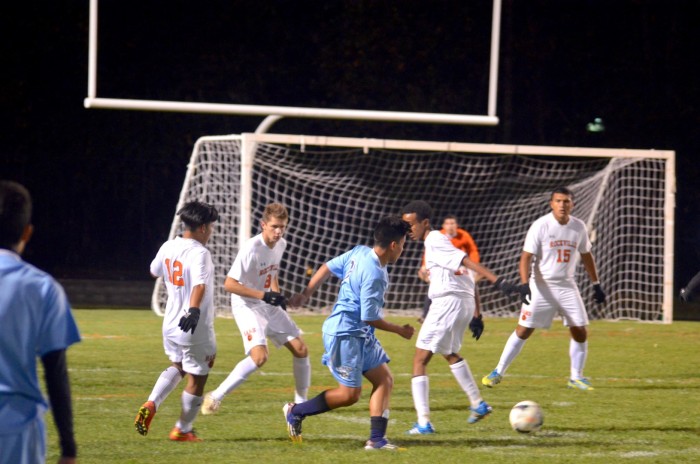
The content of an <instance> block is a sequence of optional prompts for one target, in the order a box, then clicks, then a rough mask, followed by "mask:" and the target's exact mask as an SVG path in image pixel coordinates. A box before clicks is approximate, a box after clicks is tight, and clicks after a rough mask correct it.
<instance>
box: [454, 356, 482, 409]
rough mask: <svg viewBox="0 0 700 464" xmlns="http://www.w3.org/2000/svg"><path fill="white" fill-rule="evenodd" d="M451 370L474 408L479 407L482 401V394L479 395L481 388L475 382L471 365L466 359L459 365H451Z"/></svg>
mask: <svg viewBox="0 0 700 464" xmlns="http://www.w3.org/2000/svg"><path fill="white" fill-rule="evenodd" d="M450 369H451V370H452V375H454V376H455V379H457V383H458V384H459V386H460V387H462V390H463V391H464V393H466V394H467V396H468V397H469V401H470V402H471V404H472V407H473V408H476V407H478V406H479V404H480V403H481V401H482V398H481V393H479V387H478V386H477V385H476V382H475V381H474V376H473V375H472V371H471V370H470V369H469V364H467V360H466V359H462V360H461V361H460V362H458V363H454V364H450Z"/></svg>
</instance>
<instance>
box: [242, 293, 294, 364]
mask: <svg viewBox="0 0 700 464" xmlns="http://www.w3.org/2000/svg"><path fill="white" fill-rule="evenodd" d="M231 310H232V312H233V317H234V319H236V324H237V325H238V330H240V331H241V337H243V347H244V348H245V354H248V353H250V350H251V349H253V347H254V346H260V345H265V346H267V338H268V337H269V338H270V340H272V343H274V345H275V346H276V347H277V348H279V347H280V346H282V345H284V344H285V343H287V342H289V341H292V340H294V339H295V338H299V336H301V330H300V329H299V327H297V325H296V323H295V322H294V321H293V320H292V318H291V317H289V314H287V311H285V310H283V309H282V308H280V307H279V306H273V305H269V304H267V303H265V302H262V301H261V302H260V303H259V304H256V305H253V306H250V305H236V306H233V307H232V308H231Z"/></svg>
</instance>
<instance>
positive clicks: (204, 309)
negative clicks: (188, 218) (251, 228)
mask: <svg viewBox="0 0 700 464" xmlns="http://www.w3.org/2000/svg"><path fill="white" fill-rule="evenodd" d="M150 270H151V274H152V275H154V276H155V277H162V278H163V281H164V282H165V287H166V289H167V290H168V302H167V304H166V306H165V317H164V318H163V336H164V337H167V338H168V339H170V340H172V341H173V342H175V343H177V344H180V345H198V344H200V343H205V342H208V341H210V340H213V339H214V337H215V335H214V303H213V302H214V263H213V262H212V259H211V253H209V250H207V248H206V247H205V246H204V245H202V244H201V243H200V242H198V241H197V240H194V239H191V238H183V237H175V238H174V239H172V240H168V241H167V242H165V243H164V244H163V245H162V246H161V247H160V250H158V254H157V255H156V257H155V259H153V261H152V262H151V267H150ZM200 284H204V285H206V288H205V291H204V298H203V299H202V301H201V303H200V305H199V310H200V316H199V323H198V324H197V328H196V329H195V331H194V333H192V332H183V331H182V330H181V329H180V327H178V324H179V322H180V319H181V318H182V316H185V315H186V314H187V311H188V309H189V308H190V295H191V294H192V289H193V288H194V287H196V286H197V285H200Z"/></svg>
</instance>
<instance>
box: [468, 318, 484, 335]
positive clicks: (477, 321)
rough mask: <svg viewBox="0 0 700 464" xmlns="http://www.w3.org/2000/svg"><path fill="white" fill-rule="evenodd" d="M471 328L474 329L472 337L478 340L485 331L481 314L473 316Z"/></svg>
mask: <svg viewBox="0 0 700 464" xmlns="http://www.w3.org/2000/svg"><path fill="white" fill-rule="evenodd" d="M469 330H471V331H472V337H474V338H476V339H477V341H478V340H479V337H481V334H482V333H484V321H482V320H481V314H479V315H478V316H475V317H472V321H471V322H470V323H469Z"/></svg>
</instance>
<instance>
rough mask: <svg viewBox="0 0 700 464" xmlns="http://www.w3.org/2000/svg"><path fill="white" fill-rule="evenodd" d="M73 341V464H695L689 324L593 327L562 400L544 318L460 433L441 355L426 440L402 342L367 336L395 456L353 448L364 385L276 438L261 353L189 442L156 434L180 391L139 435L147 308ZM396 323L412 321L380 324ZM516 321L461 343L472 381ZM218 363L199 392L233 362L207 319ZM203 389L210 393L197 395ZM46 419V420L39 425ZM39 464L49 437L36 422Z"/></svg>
mask: <svg viewBox="0 0 700 464" xmlns="http://www.w3.org/2000/svg"><path fill="white" fill-rule="evenodd" d="M75 314H76V317H77V320H78V324H79V326H80V329H81V332H82V335H83V341H82V342H81V343H80V344H78V345H76V346H74V347H72V348H71V349H70V350H69V352H68V353H69V357H68V359H69V369H70V375H71V382H72V389H73V401H74V412H75V428H76V437H77V441H78V447H79V458H80V462H82V463H100V464H107V463H120V464H123V463H141V462H149V463H167V464H175V463H193V462H201V463H203V464H213V463H231V462H246V463H252V462H256V463H277V462H279V463H287V462H299V463H304V464H309V463H326V462H333V461H338V462H341V461H342V462H353V463H355V462H379V461H380V460H381V462H407V463H411V464H418V463H431V464H436V463H445V464H447V463H453V462H485V463H489V464H490V463H499V462H504V463H505V462H507V463H511V462H517V463H530V462H532V463H535V462H537V463H541V462H547V463H551V462H593V463H595V462H600V463H610V462H645V463H651V462H659V463H662V462H663V463H666V462H671V461H676V462H700V440H699V438H700V428H699V427H700V407H699V406H698V403H699V402H700V361H699V357H698V356H699V355H698V353H699V352H700V324H699V323H697V322H675V323H673V324H671V325H656V324H644V323H637V322H593V323H592V324H591V327H590V339H589V340H590V341H589V347H590V348H589V357H588V363H587V368H586V374H587V375H588V376H589V377H590V378H591V380H592V382H593V385H594V386H595V391H592V392H581V391H574V390H569V389H567V388H566V387H565V386H566V379H567V377H568V372H569V356H568V346H569V343H568V332H567V331H566V330H565V329H563V328H562V327H561V324H560V323H559V322H558V321H556V322H555V324H554V327H553V328H552V329H551V330H549V331H544V330H539V331H536V332H535V334H534V335H533V337H532V338H531V340H530V341H529V342H528V344H527V345H526V347H525V348H524V350H523V352H522V353H521V355H520V356H519V357H518V359H516V361H515V362H514V363H513V365H512V366H511V368H510V370H509V372H508V375H507V376H506V377H505V378H504V381H503V383H501V384H500V385H498V387H496V388H494V389H486V388H483V389H482V394H483V396H484V398H485V399H486V401H487V402H489V403H490V404H491V405H492V406H493V408H494V412H493V414H491V416H489V417H488V418H487V419H485V420H484V421H482V422H479V423H477V424H475V425H468V424H467V422H466V418H467V415H468V413H467V407H468V402H467V400H466V397H465V396H464V394H463V393H462V392H461V390H459V388H458V386H457V384H456V382H455V380H454V378H453V377H452V376H451V374H450V371H449V369H448V367H447V365H446V363H445V362H444V360H443V359H442V358H434V359H433V361H432V363H431V365H430V368H429V372H430V387H431V391H430V398H431V408H432V422H433V425H434V426H435V428H436V429H437V431H438V433H437V434H435V435H432V436H429V437H409V436H407V435H404V432H405V431H406V430H407V429H408V428H410V426H411V425H412V423H413V422H414V421H415V412H414V409H413V401H412V399H411V392H410V377H411V376H410V372H411V367H410V366H411V361H412V356H413V346H414V345H413V341H407V340H404V339H402V338H400V337H398V336H396V335H394V334H388V333H379V338H380V340H381V341H382V344H383V345H384V347H385V348H386V350H387V352H388V353H389V355H390V356H391V358H392V362H391V363H390V364H389V365H390V367H391V369H392V372H393V373H394V376H395V388H394V393H393V397H392V401H391V404H392V406H391V420H390V425H389V432H388V436H389V438H390V439H392V441H394V442H395V443H397V444H399V445H401V446H404V447H406V448H407V449H406V451H403V452H399V453H388V452H381V453H372V452H366V451H364V450H363V449H362V445H363V443H364V441H365V440H366V438H367V436H368V431H369V419H368V411H367V400H368V396H369V392H370V391H369V388H368V389H367V390H366V391H365V392H363V398H362V399H361V400H360V402H359V403H358V404H356V405H354V406H353V407H350V408H345V409H340V410H337V411H331V412H329V413H326V414H322V415H319V416H314V417H309V418H307V420H306V421H305V422H304V443H303V444H302V445H295V444H293V443H291V442H290V441H289V439H288V438H287V435H286V429H285V426H284V423H283V418H282V413H281V408H282V405H283V404H284V403H285V402H287V401H289V400H290V399H291V398H292V392H293V390H292V384H293V378H292V376H291V357H290V354H289V353H288V351H287V350H285V349H284V348H282V349H280V350H275V349H274V348H272V349H271V351H272V352H271V355H270V359H269V361H268V363H267V365H266V366H265V367H264V368H263V369H262V371H259V373H256V374H254V375H253V376H251V378H250V379H249V380H248V382H246V383H245V384H243V385H242V386H241V387H240V388H239V389H238V390H237V391H235V392H234V393H233V394H232V395H230V396H229V397H227V398H226V399H225V400H224V403H223V406H222V410H221V411H220V412H219V414H217V415H215V416H206V417H204V416H201V415H200V416H199V417H198V419H197V422H196V424H195V426H196V428H197V432H198V434H199V436H200V437H202V438H203V439H204V440H205V441H204V442H202V443H172V442H170V441H169V440H168V438H167V435H168V432H169V431H170V429H171V428H172V427H173V425H174V423H175V421H176V420H177V416H178V415H179V410H180V404H179V401H180V391H181V388H180V387H178V389H177V390H176V391H175V392H174V393H173V394H171V396H170V397H169V398H168V399H167V400H166V401H165V403H164V404H163V405H162V406H161V409H160V410H159V411H158V415H157V416H156V417H155V419H154V421H153V424H152V426H151V432H150V433H149V435H148V436H147V437H142V436H141V435H138V434H137V433H136V431H135V430H134V427H133V420H134V416H135V414H136V411H137V409H138V407H139V406H140V405H141V404H142V403H143V402H144V401H145V400H146V398H147V396H148V394H149V393H150V391H151V388H152V387H153V383H154V382H155V380H156V378H157V377H158V375H159V374H160V372H161V371H162V370H163V369H164V368H165V367H167V365H168V360H167V358H166V357H165V355H164V354H163V350H162V342H161V335H160V333H161V329H160V326H161V322H162V319H161V318H159V317H157V316H155V315H154V314H153V313H151V312H150V311H132V310H110V311H107V310H77V311H75ZM295 319H296V321H297V323H298V324H299V325H300V327H301V328H302V329H303V330H304V331H305V336H304V338H305V339H306V341H307V343H308V344H309V347H310V352H311V359H312V367H313V373H312V389H311V392H310V395H316V394H317V393H319V392H321V391H322V390H324V389H325V388H328V387H332V386H335V382H334V381H333V378H332V377H331V375H330V374H329V373H328V371H327V370H326V369H325V367H323V366H322V365H321V363H320V356H321V353H322V342H321V334H320V327H321V323H322V322H323V317H322V316H296V317H295ZM388 319H390V320H392V321H393V322H398V323H405V322H409V323H413V324H414V325H416V326H417V324H416V323H415V320H414V318H408V317H393V316H390V317H389V318H388ZM514 326H515V321H514V320H512V319H494V320H487V321H486V331H485V333H484V336H483V337H482V338H481V340H480V341H479V342H474V341H473V339H472V338H470V337H465V343H464V347H463V349H462V355H463V356H465V357H466V359H467V360H468V362H469V364H470V366H471V369H472V371H473V372H474V375H475V377H476V378H477V379H478V380H480V379H481V377H482V376H483V375H484V374H487V373H488V372H490V371H491V369H493V367H494V366H495V364H496V363H497V361H498V358H499V356H500V354H501V350H502V348H503V345H504V343H505V341H506V339H507V337H508V335H509V334H510V333H511V332H512V330H513V328H514ZM216 331H217V338H218V347H219V349H218V355H217V360H216V365H215V367H214V369H213V371H212V373H211V374H210V377H209V384H208V388H207V391H209V390H210V389H212V388H214V387H216V386H217V385H218V384H219V383H220V382H221V381H222V380H223V379H224V378H225V377H226V375H227V374H228V373H229V371H230V370H231V369H232V368H233V366H234V365H235V364H236V363H237V362H238V361H239V360H240V359H241V357H242V356H243V354H242V343H241V340H240V335H239V333H238V329H237V328H236V325H235V322H234V321H233V320H229V319H219V320H217V322H216ZM209 387H211V388H209ZM526 399H528V400H534V401H537V402H538V403H540V405H542V407H543V409H544V412H545V424H544V427H543V429H542V431H541V432H539V433H537V434H535V435H521V434H518V433H516V432H513V431H512V430H511V429H510V426H509V424H508V413H509V411H510V408H511V407H512V406H513V405H514V404H515V403H517V402H518V401H521V400H526ZM49 417H50V415H49ZM48 429H49V445H50V446H49V448H50V449H49V461H48V462H52V461H54V462H55V459H56V457H57V439H56V433H55V430H54V427H53V423H51V421H50V420H49V426H48Z"/></svg>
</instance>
